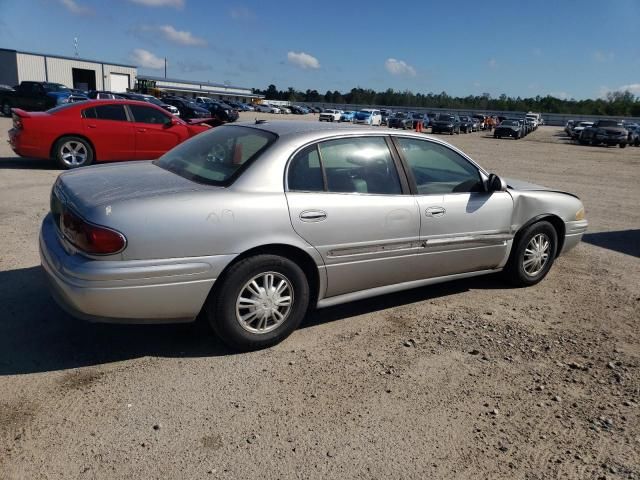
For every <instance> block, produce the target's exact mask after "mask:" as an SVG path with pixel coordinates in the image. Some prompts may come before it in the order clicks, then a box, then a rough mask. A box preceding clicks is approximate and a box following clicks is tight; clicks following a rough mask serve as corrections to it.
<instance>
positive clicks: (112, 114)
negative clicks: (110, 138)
mask: <svg viewBox="0 0 640 480" xmlns="http://www.w3.org/2000/svg"><path fill="white" fill-rule="evenodd" d="M94 109H95V113H96V116H95V117H94V118H96V119H98V120H113V121H117V122H126V121H127V114H126V113H125V111H124V105H100V106H97V107H94Z"/></svg>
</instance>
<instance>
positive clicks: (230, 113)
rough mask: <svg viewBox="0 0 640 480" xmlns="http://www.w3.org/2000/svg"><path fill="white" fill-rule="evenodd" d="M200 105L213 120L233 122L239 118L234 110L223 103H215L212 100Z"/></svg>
mask: <svg viewBox="0 0 640 480" xmlns="http://www.w3.org/2000/svg"><path fill="white" fill-rule="evenodd" d="M200 105H202V107H203V108H206V109H207V110H209V113H210V114H211V116H212V117H213V118H217V119H218V120H221V121H223V122H235V121H236V120H238V117H239V116H240V115H239V114H238V111H237V110H236V109H234V108H233V107H232V106H231V105H229V104H227V103H224V102H216V101H215V100H214V101H212V102H207V103H202V104H200Z"/></svg>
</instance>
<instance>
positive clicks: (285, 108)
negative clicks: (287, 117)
mask: <svg viewBox="0 0 640 480" xmlns="http://www.w3.org/2000/svg"><path fill="white" fill-rule="evenodd" d="M278 108H280V113H282V114H289V113H291V107H289V106H287V105H281V106H279V107H278Z"/></svg>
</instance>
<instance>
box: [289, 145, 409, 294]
mask: <svg viewBox="0 0 640 480" xmlns="http://www.w3.org/2000/svg"><path fill="white" fill-rule="evenodd" d="M400 171H401V170H400ZM398 172H399V169H398V165H397V162H396V159H394V158H393V156H392V154H391V150H390V149H389V145H388V143H387V138H386V137H384V136H360V137H353V136H352V137H347V138H341V139H335V140H328V141H324V142H320V143H317V144H313V145H310V146H308V147H307V148H305V149H303V150H301V151H300V152H299V153H297V154H296V155H295V156H294V157H293V158H292V160H291V162H290V163H289V167H288V170H287V202H288V204H289V212H290V216H291V223H292V224H293V228H294V230H295V231H296V232H297V233H298V235H300V236H301V237H302V238H303V239H304V240H306V241H307V242H308V243H309V244H311V245H313V246H314V247H315V248H316V249H317V250H318V252H319V253H320V255H321V256H322V258H323V260H324V263H325V267H326V275H327V290H326V293H325V296H327V297H331V296H335V295H340V294H344V293H349V292H354V291H358V290H365V289H369V288H375V287H380V286H383V285H389V284H395V283H400V282H404V281H407V280H409V279H411V267H412V255H413V254H414V253H415V252H416V251H418V250H419V226H420V218H419V213H418V206H417V203H416V201H415V198H414V197H413V196H412V195H410V194H409V191H408V184H407V181H406V178H404V177H401V176H400V175H399V173H398Z"/></svg>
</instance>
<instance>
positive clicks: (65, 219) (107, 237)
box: [60, 210, 127, 255]
mask: <svg viewBox="0 0 640 480" xmlns="http://www.w3.org/2000/svg"><path fill="white" fill-rule="evenodd" d="M60 230H61V231H62V234H63V235H64V236H65V238H66V239H67V240H68V241H69V242H71V243H72V244H73V246H75V247H76V248H78V249H79V250H82V251H83V252H86V253H91V254H95V255H109V254H114V253H118V252H120V251H121V250H122V249H124V247H125V245H126V244H127V240H126V239H125V238H124V235H122V234H121V233H119V232H116V231H115V230H111V229H109V228H106V227H101V226H99V225H93V224H91V223H88V222H85V221H84V220H83V219H82V218H80V217H78V216H77V215H75V214H74V213H73V212H70V211H69V210H65V211H64V212H63V213H62V216H61V219H60Z"/></svg>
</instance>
